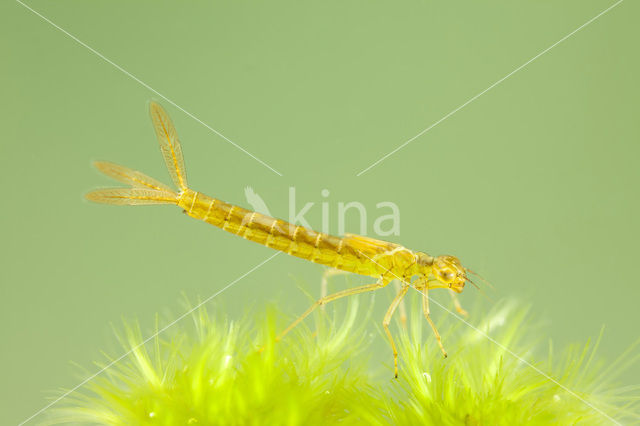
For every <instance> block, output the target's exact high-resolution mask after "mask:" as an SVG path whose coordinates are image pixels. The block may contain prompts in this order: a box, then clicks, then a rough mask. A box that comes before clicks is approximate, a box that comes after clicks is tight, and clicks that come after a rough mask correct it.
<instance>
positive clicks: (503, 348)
mask: <svg viewBox="0 0 640 426" xmlns="http://www.w3.org/2000/svg"><path fill="white" fill-rule="evenodd" d="M360 254H362V255H363V256H364V257H366V258H367V259H369V260H370V261H372V262H373V263H375V264H376V265H378V266H380V267H382V268H384V269H386V268H385V267H383V266H382V265H380V264H379V263H378V262H376V261H375V260H373V259H372V258H370V257H369V256H367V255H366V254H364V253H362V252H361V251H360ZM387 272H389V273H391V275H393V276H394V277H396V279H398V280H399V281H400V282H401V283H404V284H406V285H407V286H409V288H411V289H413V290H415V291H417V292H418V294H420V295H421V296H422V295H423V294H422V292H420V290H418V289H417V288H415V287H413V286H412V285H411V283H408V282H406V281H405V280H403V279H402V278H400V277H399V276H397V275H396V274H395V273H393V271H390V270H387ZM429 302H433V303H435V304H436V305H437V306H439V307H440V308H442V309H443V310H445V311H446V312H448V313H449V314H451V315H453V316H454V317H456V318H457V319H459V320H460V321H462V322H463V323H464V324H466V325H467V326H469V327H470V328H471V329H473V330H474V331H476V332H477V333H479V334H481V335H482V336H483V337H485V338H486V339H487V340H489V341H490V342H491V343H493V344H495V345H496V346H498V347H499V348H500V349H502V350H503V351H505V352H507V353H508V354H509V355H511V356H513V357H514V358H516V359H517V360H518V361H520V362H522V363H524V364H525V365H527V367H531V368H532V369H533V370H534V371H535V372H536V373H538V374H540V375H541V376H542V377H544V378H545V379H547V380H549V381H550V382H553V383H555V384H556V385H557V386H558V387H560V388H561V389H563V390H564V391H565V392H567V393H568V394H570V395H571V396H573V397H575V398H577V399H579V400H580V401H582V402H583V403H584V404H586V405H587V406H588V407H590V408H591V409H593V410H594V411H596V412H598V413H599V414H601V415H602V416H604V417H606V418H607V419H608V420H611V422H613V423H614V424H616V425H620V423H619V422H618V421H617V420H615V419H614V418H613V417H611V416H609V415H608V414H607V413H605V412H604V411H602V410H601V409H599V408H598V407H596V406H595V405H593V404H591V403H590V402H589V401H587V400H586V399H584V398H583V397H581V396H580V395H578V394H577V393H575V392H574V391H572V390H571V389H569V388H568V387H566V386H565V385H563V384H562V383H560V382H558V381H557V380H556V379H554V378H553V377H551V376H550V375H548V374H547V373H545V372H544V371H542V370H540V369H539V368H538V367H536V366H535V365H533V364H531V363H530V362H529V361H527V360H526V359H524V358H523V357H521V356H520V355H518V354H517V353H515V352H513V351H512V350H511V349H509V348H508V347H506V346H504V345H503V344H502V343H500V342H498V341H497V340H495V339H494V338H493V337H491V336H489V335H488V334H487V333H485V332H484V331H482V330H480V329H479V328H478V327H476V326H475V325H473V324H471V323H470V322H468V321H467V320H465V319H464V318H462V317H461V316H459V315H458V314H456V313H454V312H453V311H451V310H450V309H448V308H446V307H444V305H442V304H441V303H440V302H438V301H437V300H434V299H429Z"/></svg>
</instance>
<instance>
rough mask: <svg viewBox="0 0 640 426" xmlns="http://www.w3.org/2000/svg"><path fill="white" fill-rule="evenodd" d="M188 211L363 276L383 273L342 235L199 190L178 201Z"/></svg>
mask: <svg viewBox="0 0 640 426" xmlns="http://www.w3.org/2000/svg"><path fill="white" fill-rule="evenodd" d="M178 205H179V206H180V207H182V208H183V209H184V210H185V212H186V213H187V214H188V215H189V216H191V217H193V218H195V219H200V220H203V221H205V222H207V223H209V224H211V225H214V226H217V227H219V228H222V229H223V230H225V231H227V232H231V233H232V234H236V235H239V236H241V237H243V238H246V239H247V240H250V241H254V242H256V243H259V244H262V245H265V246H267V247H270V248H273V249H276V250H280V251H283V252H285V253H288V254H290V255H292V256H296V257H300V258H303V259H306V260H310V261H312V262H315V263H320V264H322V265H327V266H330V267H332V268H337V269H342V270H345V271H348V272H353V273H356V274H361V275H370V276H376V277H377V276H379V274H380V271H379V268H378V267H377V266H376V265H375V264H374V263H372V262H371V261H370V260H369V259H367V258H364V257H363V256H362V255H361V254H360V253H358V252H357V251H356V250H355V249H353V248H352V247H350V246H349V245H348V244H344V241H343V239H342V238H339V237H335V236H333V235H328V234H325V233H321V232H316V231H314V230H312V229H308V228H305V227H302V226H299V225H293V224H291V223H289V222H285V221H284V220H280V219H274V218H272V217H269V216H265V215H263V214H261V213H257V212H253V211H250V210H247V209H243V208H242V207H238V206H235V205H233V204H229V203H226V202H224V201H221V200H218V199H215V198H211V197H208V196H206V195H204V194H201V193H199V192H195V191H191V190H187V191H185V192H184V193H183V194H182V196H181V198H180V201H179V203H178Z"/></svg>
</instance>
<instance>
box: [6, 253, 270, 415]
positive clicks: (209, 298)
mask: <svg viewBox="0 0 640 426" xmlns="http://www.w3.org/2000/svg"><path fill="white" fill-rule="evenodd" d="M279 254H282V252H276V253H274V254H273V255H271V256H270V257H268V258H267V259H265V260H263V261H262V262H260V263H259V264H257V265H256V266H254V267H253V268H251V269H249V270H248V271H247V272H245V273H244V274H242V275H241V276H239V277H238V278H236V279H235V280H233V281H231V282H230V283H229V284H227V285H226V286H224V287H223V288H221V289H220V290H218V291H217V292H215V293H214V294H212V295H211V296H209V297H207V298H206V299H205V300H203V301H202V302H200V303H198V304H197V305H196V306H194V307H193V308H191V309H189V310H188V311H187V312H185V313H183V314H182V315H180V316H179V317H178V318H176V319H175V320H173V321H172V322H171V323H169V324H167V325H165V326H164V327H162V328H161V329H160V330H158V331H156V332H155V333H154V334H152V335H151V336H149V337H147V338H146V339H145V340H143V341H142V342H141V343H139V344H138V345H136V346H134V347H133V348H131V349H130V350H129V351H127V352H126V353H124V354H122V355H120V356H119V357H118V358H116V359H114V360H113V361H111V362H110V363H109V364H107V365H105V366H104V367H103V368H102V369H100V370H98V371H97V372H95V373H94V374H92V375H91V376H89V377H87V378H86V379H84V380H83V381H82V382H80V383H78V384H77V385H76V386H74V387H73V388H71V389H69V390H68V391H66V392H65V393H64V394H62V395H60V396H59V397H58V398H56V399H55V400H53V401H51V402H50V403H49V404H47V405H45V406H44V407H42V408H41V409H40V410H38V411H37V412H35V413H34V414H33V415H31V416H30V417H28V418H26V419H25V420H23V421H22V422H21V423H20V424H19V425H18V426H22V425H24V424H25V423H27V422H29V421H30V420H32V419H34V418H35V417H37V416H39V415H40V414H42V413H43V412H45V411H46V410H47V409H49V408H50V407H52V406H53V405H55V404H57V403H58V402H60V401H62V400H63V399H64V398H66V397H67V396H69V395H71V394H72V393H73V392H75V391H77V390H78V389H79V388H81V387H82V386H84V385H85V384H87V383H88V382H90V381H91V380H93V379H95V378H96V377H98V376H99V375H100V374H102V373H103V372H104V371H105V370H107V369H108V368H110V367H112V366H113V365H115V364H117V363H118V362H120V361H122V360H123V359H124V358H126V357H127V356H129V354H131V352H133V351H135V350H136V349H138V348H139V347H141V346H144V345H145V344H147V343H148V342H149V341H150V340H152V339H154V338H155V337H156V336H158V335H159V334H161V333H163V332H165V331H166V330H167V329H168V328H170V327H172V326H174V325H175V324H176V323H178V322H179V321H181V320H182V319H184V318H185V317H187V316H188V315H190V314H191V313H192V312H193V311H195V310H196V309H198V308H200V307H201V306H202V305H204V304H205V303H207V302H209V301H211V300H212V299H213V298H215V297H216V296H218V295H219V294H221V293H223V292H224V291H226V290H228V289H229V288H230V287H231V286H233V285H234V284H235V283H237V282H238V281H240V280H242V279H243V278H244V277H246V276H247V275H249V274H250V273H252V272H253V271H255V270H256V269H258V268H260V267H261V266H263V265H264V264H266V263H267V262H269V261H271V260H272V259H273V258H274V257H276V256H278V255H279Z"/></svg>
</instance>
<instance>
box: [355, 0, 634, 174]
mask: <svg viewBox="0 0 640 426" xmlns="http://www.w3.org/2000/svg"><path fill="white" fill-rule="evenodd" d="M623 1H624V0H618V1H617V2H616V3H614V4H613V5H611V6H609V7H608V8H606V9H605V10H603V11H602V12H600V13H598V14H597V15H596V16H594V17H593V18H591V19H589V20H588V21H587V22H585V23H584V24H582V25H580V26H579V27H578V28H576V29H575V30H573V31H571V32H570V33H569V34H567V35H566V36H564V37H562V38H561V39H560V40H558V41H556V42H555V43H553V44H552V45H551V46H549V47H547V48H546V49H544V50H543V51H542V52H540V53H538V54H537V55H536V56H534V57H533V58H531V59H529V60H528V61H527V62H525V63H524V64H522V65H520V66H519V67H518V68H516V69H514V70H513V71H511V72H510V73H509V74H507V75H505V76H504V77H502V78H501V79H500V80H498V81H496V82H495V83H493V84H492V85H490V86H489V87H487V88H486V89H484V90H483V91H482V92H480V93H478V94H477V95H475V96H473V97H472V98H470V99H469V100H467V101H466V102H465V103H463V104H462V105H460V106H458V107H457V108H455V109H454V110H452V111H451V112H449V113H448V114H446V115H445V116H444V117H442V118H441V119H439V120H438V121H436V122H434V123H433V124H431V125H430V126H429V127H427V128H426V129H424V130H422V131H420V132H419V133H418V134H416V135H415V136H413V137H411V138H409V139H408V140H406V141H405V142H404V143H402V144H401V145H400V146H398V147H397V148H396V149H394V150H393V151H391V152H389V153H388V154H386V155H384V156H382V157H380V158H379V159H378V160H377V161H376V162H374V163H373V164H371V165H370V166H369V167H367V168H366V169H363V170H361V171H360V172H359V173H358V174H357V175H356V177H358V176H361V175H362V174H364V173H366V172H367V171H369V170H370V169H372V168H373V167H375V166H377V165H378V164H380V163H381V162H383V161H384V160H386V159H387V158H389V157H390V156H392V155H393V154H395V153H396V152H398V151H400V150H401V149H402V148H404V147H405V146H407V145H409V144H410V143H411V142H413V141H414V140H416V139H418V138H419V137H420V136H422V135H424V134H425V133H427V132H428V131H429V130H431V129H433V128H434V127H436V126H437V125H438V124H440V123H442V122H443V121H445V120H446V119H447V118H449V117H451V116H452V115H453V114H455V113H456V112H458V111H460V110H461V109H463V108H464V107H466V106H467V105H469V104H470V103H472V102H473V101H475V100H476V99H478V98H479V97H480V96H482V95H484V94H485V93H487V92H488V91H489V90H491V89H493V88H494V87H496V86H497V85H499V84H500V83H502V82H503V81H505V80H506V79H508V78H509V77H511V76H512V75H514V74H515V73H517V72H518V71H520V70H521V69H523V68H524V67H526V66H527V65H529V64H530V63H532V62H533V61H535V60H536V59H538V58H539V57H541V56H542V55H544V54H545V53H547V52H548V51H550V50H551V49H553V48H554V47H556V46H557V45H559V44H560V43H562V42H563V41H565V40H566V39H568V38H569V37H571V36H573V35H574V34H575V33H577V32H578V31H580V30H581V29H583V28H584V27H586V26H587V25H589V24H591V23H593V22H594V21H595V20H596V19H598V18H600V17H601V16H602V15H604V14H605V13H607V12H609V11H610V10H611V9H613V8H614V7H616V6H618V5H619V4H620V3H622V2H623Z"/></svg>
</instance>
